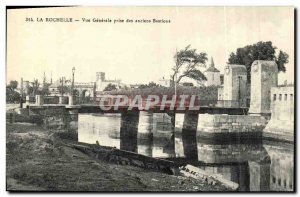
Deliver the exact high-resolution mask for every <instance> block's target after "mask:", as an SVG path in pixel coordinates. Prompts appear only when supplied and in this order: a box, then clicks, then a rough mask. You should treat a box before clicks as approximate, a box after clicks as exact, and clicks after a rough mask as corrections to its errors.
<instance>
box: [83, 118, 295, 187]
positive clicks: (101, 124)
mask: <svg viewBox="0 0 300 197" xmlns="http://www.w3.org/2000/svg"><path fill="white" fill-rule="evenodd" d="M128 117H129V118H128ZM181 119H182V120H183V119H184V116H181ZM179 120H180V117H177V116H176V121H179ZM189 120H191V121H194V122H195V121H197V116H195V117H189ZM177 124H178V123H177V122H176V125H177ZM78 125H79V141H81V142H87V143H93V144H94V143H95V142H96V141H98V142H99V144H100V145H104V146H114V147H116V148H121V149H125V150H131V151H134V152H137V153H139V154H143V155H146V156H150V157H158V158H172V159H174V160H175V161H176V159H180V161H183V160H184V161H185V162H186V163H191V164H192V165H197V166H198V167H200V168H202V169H204V170H207V171H209V172H211V173H218V174H222V175H223V176H224V178H227V179H229V180H231V181H233V182H236V183H238V184H239V190H240V191H270V190H271V191H292V190H293V180H294V176H293V175H294V166H293V163H294V160H293V158H294V157H293V156H294V152H293V150H294V147H293V146H292V145H291V144H283V143H272V142H269V141H261V140H257V139H256V140H249V139H246V140H230V141H224V140H214V141H208V140H203V139H201V138H199V137H198V138H197V137H196V130H195V127H194V126H188V125H192V124H190V123H188V124H186V125H184V124H183V125H182V129H181V130H176V131H175V129H174V128H175V127H174V125H175V122H174V116H172V115H169V114H165V113H162V114H153V113H148V112H140V113H139V115H137V114H129V115H128V114H127V116H126V117H122V115H121V114H105V115H97V116H95V115H79V124H78Z"/></svg>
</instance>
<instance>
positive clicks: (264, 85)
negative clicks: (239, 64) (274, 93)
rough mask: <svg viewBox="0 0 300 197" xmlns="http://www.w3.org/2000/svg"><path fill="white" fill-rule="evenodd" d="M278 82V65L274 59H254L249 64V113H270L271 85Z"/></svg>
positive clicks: (273, 85)
mask: <svg viewBox="0 0 300 197" xmlns="http://www.w3.org/2000/svg"><path fill="white" fill-rule="evenodd" d="M277 84H278V67H277V64H276V63H275V62H274V61H264V60H255V61H254V62H253V63H252V65H251V101H250V109H249V113H252V114H266V113H271V111H270V103H271V93H270V92H271V87H275V86H277Z"/></svg>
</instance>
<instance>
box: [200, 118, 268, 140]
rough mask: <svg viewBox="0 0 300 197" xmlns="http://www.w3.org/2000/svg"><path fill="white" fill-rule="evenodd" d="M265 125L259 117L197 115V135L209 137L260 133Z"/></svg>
mask: <svg viewBox="0 0 300 197" xmlns="http://www.w3.org/2000/svg"><path fill="white" fill-rule="evenodd" d="M266 124H267V120H266V118H265V117H263V116H260V115H222V114H221V115H211V114H199V118H198V126H197V135H198V136H204V137H210V136H214V135H221V134H223V135H224V136H225V135H227V134H236V133H257V132H258V133H262V131H263V129H264V128H265V126H266Z"/></svg>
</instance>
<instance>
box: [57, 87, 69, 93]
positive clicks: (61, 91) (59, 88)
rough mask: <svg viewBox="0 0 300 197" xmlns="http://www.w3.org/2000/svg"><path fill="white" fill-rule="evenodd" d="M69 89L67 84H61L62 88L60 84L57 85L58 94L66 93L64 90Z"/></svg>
mask: <svg viewBox="0 0 300 197" xmlns="http://www.w3.org/2000/svg"><path fill="white" fill-rule="evenodd" d="M69 91H70V88H69V86H65V85H64V86H63V88H61V86H59V87H58V92H59V94H61V93H63V94H64V93H66V92H69Z"/></svg>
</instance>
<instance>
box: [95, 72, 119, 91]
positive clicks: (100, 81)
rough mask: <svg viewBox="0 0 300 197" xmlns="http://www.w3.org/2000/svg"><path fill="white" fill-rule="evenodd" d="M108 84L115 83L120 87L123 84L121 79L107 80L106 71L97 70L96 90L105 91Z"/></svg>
mask: <svg viewBox="0 0 300 197" xmlns="http://www.w3.org/2000/svg"><path fill="white" fill-rule="evenodd" d="M108 84H112V85H115V86H116V87H117V88H118V89H119V88H121V87H122V86H123V85H122V84H121V80H119V79H118V80H117V79H115V80H107V79H105V72H96V91H97V92H100V91H103V90H104V89H105V87H106V86H107V85H108Z"/></svg>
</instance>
